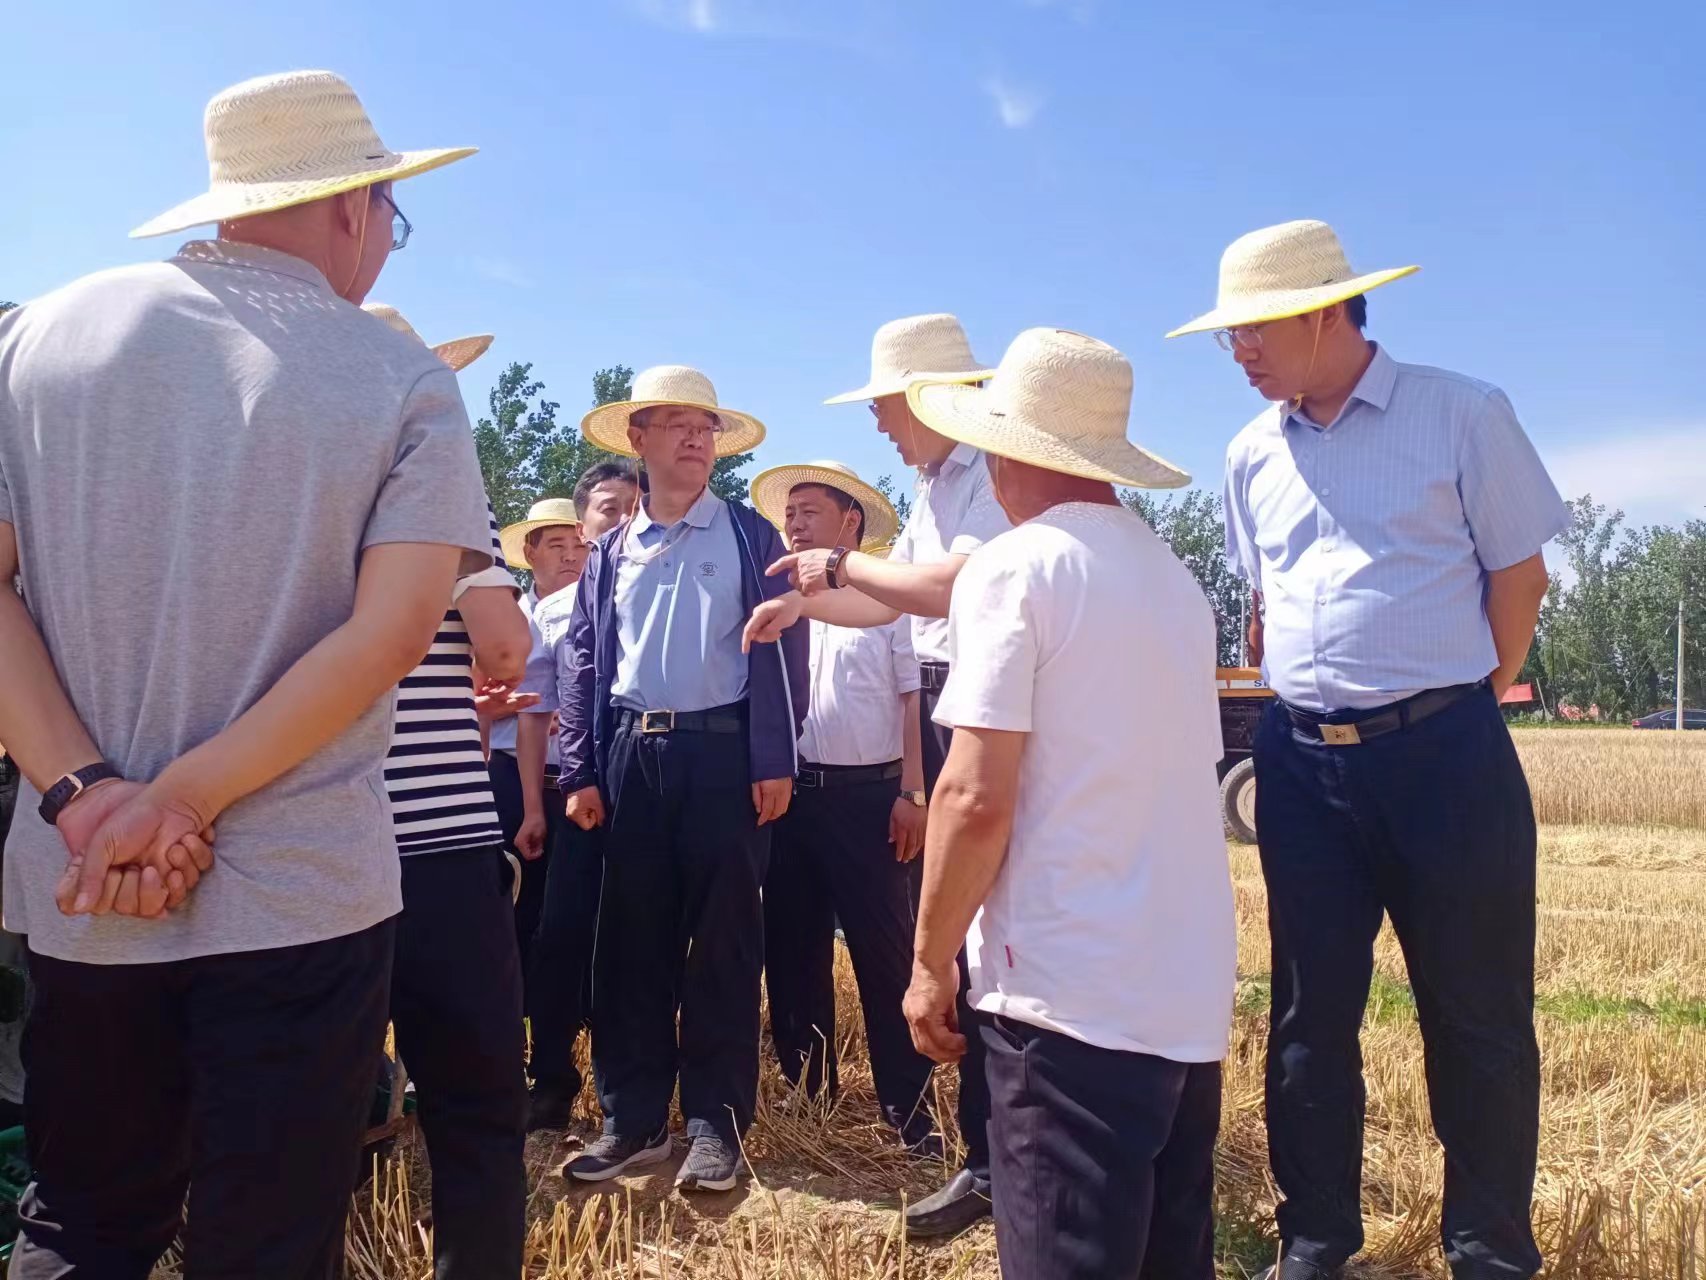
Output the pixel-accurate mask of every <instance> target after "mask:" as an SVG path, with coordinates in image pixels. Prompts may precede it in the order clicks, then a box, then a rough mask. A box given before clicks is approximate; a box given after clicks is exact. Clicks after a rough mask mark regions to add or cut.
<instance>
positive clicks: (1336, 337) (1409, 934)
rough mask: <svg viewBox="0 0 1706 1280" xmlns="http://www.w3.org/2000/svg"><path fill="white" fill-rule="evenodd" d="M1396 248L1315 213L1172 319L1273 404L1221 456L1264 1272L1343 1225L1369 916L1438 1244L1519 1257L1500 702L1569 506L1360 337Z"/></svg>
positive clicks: (1493, 393) (1518, 898) (1347, 1223)
mask: <svg viewBox="0 0 1706 1280" xmlns="http://www.w3.org/2000/svg"><path fill="white" fill-rule="evenodd" d="M1414 270H1415V268H1414V267H1399V268H1395V269H1392V270H1387V271H1379V272H1373V273H1368V274H1358V273H1356V272H1354V271H1352V270H1351V268H1350V265H1349V263H1347V262H1346V260H1345V255H1344V251H1343V249H1342V248H1340V245H1339V241H1338V237H1337V236H1335V235H1334V233H1333V231H1332V229H1331V228H1330V227H1328V226H1327V225H1326V224H1325V223H1322V222H1290V223H1285V224H1283V225H1281V226H1277V227H1269V228H1265V229H1264V230H1261V231H1255V232H1251V233H1250V234H1249V235H1246V236H1244V237H1242V238H1241V239H1239V240H1237V241H1234V242H1233V244H1232V246H1231V247H1230V248H1229V249H1227V250H1226V253H1225V255H1224V256H1223V257H1222V259H1221V267H1220V298H1219V305H1218V306H1216V308H1215V309H1214V310H1213V311H1211V312H1209V313H1208V314H1207V315H1204V316H1201V317H1199V318H1198V319H1196V320H1193V321H1192V322H1191V323H1189V324H1187V325H1185V326H1183V327H1182V328H1180V329H1178V330H1176V331H1175V333H1196V332H1204V331H1215V336H1216V338H1217V339H1218V340H1219V342H1220V344H1221V346H1222V347H1223V348H1224V349H1226V350H1228V351H1230V352H1231V354H1232V358H1233V359H1234V361H1236V363H1237V365H1238V367H1239V371H1240V372H1242V373H1243V374H1244V375H1245V377H1246V378H1247V379H1248V380H1249V383H1250V385H1251V386H1252V387H1254V388H1255V389H1256V390H1257V391H1258V392H1260V393H1261V395H1262V397H1263V398H1264V399H1266V400H1270V401H1274V402H1275V403H1274V404H1273V405H1272V406H1271V407H1270V408H1268V409H1266V410H1265V411H1263V412H1262V413H1261V414H1260V415H1259V416H1258V417H1257V418H1256V419H1255V420H1254V421H1253V422H1251V423H1250V424H1249V425H1248V426H1246V427H1245V428H1244V429H1243V430H1242V431H1241V432H1239V433H1238V435H1237V437H1236V438H1235V439H1234V440H1233V441H1232V444H1231V447H1230V448H1229V449H1228V451H1227V459H1226V545H1227V554H1228V558H1229V560H1230V561H1231V564H1232V567H1233V568H1234V570H1235V571H1236V572H1238V573H1239V574H1240V575H1241V576H1242V577H1244V578H1245V579H1246V580H1248V581H1249V583H1250V586H1251V589H1252V591H1253V593H1254V599H1255V604H1256V608H1255V610H1254V611H1253V621H1252V623H1251V628H1250V637H1249V639H1250V647H1251V650H1252V652H1254V653H1255V654H1256V655H1257V657H1258V660H1260V661H1261V662H1262V664H1263V672H1264V675H1265V678H1266V679H1267V682H1268V684H1269V685H1270V686H1272V687H1273V689H1274V690H1275V692H1276V693H1277V694H1278V695H1279V696H1278V698H1277V699H1275V700H1274V703H1273V705H1272V707H1271V709H1270V710H1269V712H1268V714H1267V716H1266V718H1265V719H1264V721H1263V723H1262V725H1261V728H1260V730H1259V732H1258V734H1257V737H1256V742H1255V762H1256V785H1257V792H1256V825H1257V827H1258V829H1259V830H1260V832H1261V852H1262V870H1263V875H1264V877H1265V879H1266V881H1267V891H1268V927H1269V933H1270V938H1271V941H1272V946H1273V1012H1272V1028H1271V1031H1270V1035H1269V1039H1268V1071H1267V1117H1268V1141H1269V1151H1270V1156H1271V1159H1272V1162H1273V1168H1274V1178H1275V1181H1276V1182H1277V1183H1278V1184H1279V1188H1280V1192H1281V1194H1282V1196H1283V1200H1282V1201H1281V1203H1280V1206H1279V1210H1278V1220H1279V1230H1280V1235H1281V1239H1282V1242H1283V1253H1282V1260H1281V1261H1280V1263H1279V1264H1278V1266H1277V1267H1275V1268H1274V1269H1273V1271H1272V1272H1271V1273H1270V1274H1277V1275H1278V1276H1279V1277H1281V1280H1321V1277H1331V1276H1336V1275H1338V1274H1339V1272H1340V1268H1341V1267H1342V1266H1343V1264H1344V1263H1345V1261H1346V1260H1347V1259H1349V1258H1350V1257H1351V1256H1352V1255H1353V1254H1354V1253H1356V1251H1357V1250H1358V1249H1359V1248H1361V1247H1362V1218H1361V1210H1360V1200H1359V1197H1360V1192H1361V1168H1362V1125H1363V1081H1362V1073H1361V1057H1360V1052H1359V1047H1358V1043H1357V1036H1358V1031H1359V1028H1360V1026H1361V1020H1362V1014H1363V1008H1364V1006H1365V1004H1366V1003H1367V1000H1368V989H1369V983H1370V980H1371V975H1372V973H1373V965H1374V940H1375V935H1376V933H1377V932H1378V931H1379V929H1380V924H1381V920H1382V917H1383V916H1386V917H1390V918H1391V921H1392V925H1393V929H1394V931H1395V932H1396V933H1397V936H1398V941H1399V944H1400V946H1401V947H1402V948H1403V951H1404V959H1405V965H1406V967H1407V969H1408V971H1409V975H1410V984H1411V986H1412V988H1413V989H1414V991H1415V996H1416V1011H1417V1014H1418V1016H1419V1019H1420V1022H1421V1030H1422V1043H1423V1046H1424V1048H1425V1050H1426V1055H1427V1069H1428V1070H1427V1075H1428V1093H1429V1102H1430V1105H1431V1107H1432V1111H1433V1119H1434V1128H1435V1131H1436V1133H1437V1134H1438V1136H1439V1139H1440V1142H1441V1144H1442V1145H1443V1146H1444V1148H1445V1160H1446V1175H1445V1201H1444V1208H1443V1213H1442V1217H1441V1238H1442V1241H1443V1244H1444V1247H1445V1252H1446V1258H1447V1261H1448V1262H1449V1263H1450V1264H1451V1268H1452V1272H1453V1274H1454V1275H1455V1276H1457V1277H1459V1278H1460V1280H1469V1278H1470V1277H1493V1276H1501V1277H1523V1276H1529V1275H1533V1274H1534V1272H1535V1271H1536V1270H1538V1269H1539V1266H1540V1254H1539V1251H1538V1250H1537V1249H1536V1247H1535V1242H1534V1234H1533V1231H1532V1230H1531V1228H1530V1225H1529V1205H1530V1200H1531V1198H1532V1194H1533V1189H1534V1169H1535V1153H1536V1141H1537V1133H1538V1125H1539V1100H1540V1075H1539V1054H1538V1051H1537V1049H1536V1047H1535V1040H1534V1025H1533V1010H1534V875H1535V831H1534V813H1533V809H1532V807H1531V805H1530V803H1529V796H1528V787H1527V783H1526V781H1525V780H1524V778H1523V772H1522V765H1521V763H1520V762H1519V761H1518V759H1517V755H1516V751H1515V749H1514V748H1513V747H1512V744H1511V739H1510V734H1509V733H1508V732H1507V731H1506V729H1505V725H1504V721H1503V719H1502V717H1501V716H1500V714H1499V698H1500V696H1501V695H1502V694H1503V693H1504V691H1505V690H1506V689H1507V688H1509V686H1510V684H1511V681H1512V680H1513V679H1515V677H1516V675H1517V672H1518V671H1519V670H1521V668H1522V664H1523V661H1524V659H1525V658H1526V656H1527V654H1528V648H1529V644H1530V643H1531V641H1532V639H1533V636H1534V625H1535V619H1536V617H1537V615H1538V611H1539V607H1540V602H1541V599H1542V598H1543V597H1544V595H1545V593H1546V588H1547V575H1546V566H1545V563H1544V561H1543V559H1542V557H1541V546H1542V544H1544V543H1545V542H1547V541H1548V540H1549V539H1551V538H1552V537H1554V536H1555V535H1557V534H1558V533H1559V532H1561V531H1562V530H1563V529H1564V528H1565V527H1566V525H1567V523H1568V512H1567V509H1566V508H1565V506H1564V504H1563V502H1562V501H1561V500H1560V499H1559V497H1558V491H1557V489H1556V488H1554V487H1553V484H1552V481H1551V480H1550V479H1549V478H1548V476H1547V474H1546V470H1545V468H1544V467H1543V466H1542V465H1541V462H1540V459H1539V457H1538V456H1537V455H1536V454H1535V451H1534V448H1533V446H1532V445H1531V444H1530V443H1529V441H1528V438H1527V437H1526V436H1525V435H1524V433H1523V430H1522V427H1521V425H1520V424H1519V423H1518V422H1517V418H1516V414H1515V412H1514V411H1513V410H1512V408H1511V403H1510V401H1509V400H1508V399H1506V397H1505V394H1504V393H1503V392H1502V391H1500V390H1499V389H1498V388H1497V387H1493V386H1490V385H1488V384H1487V383H1484V382H1479V381H1476V380H1475V379H1472V378H1467V377H1464V376H1463V375H1461V374H1457V373H1449V372H1447V371H1445V370H1442V369H1432V368H1427V367H1425V366H1422V365H1412V364H1400V363H1399V362H1397V361H1396V360H1394V359H1393V358H1392V356H1391V355H1390V354H1388V353H1387V351H1386V350H1385V349H1384V348H1383V347H1381V346H1380V345H1378V344H1376V343H1373V342H1370V341H1368V340H1367V339H1366V338H1364V336H1363V328H1364V326H1365V324H1366V323H1367V315H1368V313H1367V301H1366V299H1365V297H1364V295H1365V294H1366V293H1367V292H1368V291H1369V290H1370V289H1373V288H1376V287H1378V286H1380V285H1383V284H1386V283H1388V282H1389V281H1392V280H1396V279H1398V278H1400V277H1402V276H1405V275H1408V274H1410V273H1411V272H1412V271H1414ZM1169 336H1172V335H1169Z"/></svg>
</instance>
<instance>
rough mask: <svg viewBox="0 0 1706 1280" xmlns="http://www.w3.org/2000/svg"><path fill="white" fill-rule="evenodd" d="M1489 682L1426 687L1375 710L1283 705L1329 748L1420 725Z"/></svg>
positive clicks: (1297, 725) (1297, 724) (1296, 723)
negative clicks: (1322, 710) (1327, 710)
mask: <svg viewBox="0 0 1706 1280" xmlns="http://www.w3.org/2000/svg"><path fill="white" fill-rule="evenodd" d="M1487 687H1488V686H1487V681H1485V680H1478V681H1476V682H1475V683H1474V684H1454V685H1451V686H1449V687H1447V688H1444V689H1427V690H1424V691H1423V692H1421V693H1418V694H1416V695H1414V696H1413V697H1409V698H1405V699H1404V700H1403V701H1401V702H1394V703H1390V704H1388V705H1387V706H1384V707H1376V708H1374V709H1373V710H1372V711H1352V712H1345V711H1332V712H1325V713H1323V712H1320V711H1305V710H1304V709H1303V708H1302V707H1294V706H1292V705H1291V703H1289V702H1286V701H1284V700H1283V699H1281V700H1280V706H1281V707H1283V708H1284V709H1285V713H1286V715H1287V716H1289V717H1290V718H1291V723H1292V725H1293V726H1294V727H1295V728H1297V729H1298V730H1299V731H1300V732H1301V733H1304V734H1306V735H1307V736H1309V737H1311V738H1317V739H1319V740H1320V741H1322V742H1325V743H1326V744H1327V745H1328V746H1330V747H1355V746H1360V745H1361V744H1362V743H1364V742H1367V741H1368V740H1369V739H1370V738H1378V737H1381V736H1383V735H1385V734H1388V733H1397V732H1398V731H1399V730H1400V729H1408V728H1410V727H1411V726H1412V725H1417V724H1420V723H1421V722H1422V721H1423V720H1426V719H1427V718H1428V717H1429V716H1431V715H1434V714H1435V713H1436V712H1440V711H1444V710H1445V709H1446V708H1447V707H1449V706H1451V704H1452V703H1454V702H1461V701H1462V700H1463V699H1464V698H1467V697H1468V696H1469V695H1470V694H1472V693H1475V692H1478V691H1479V690H1482V689H1485V688H1487Z"/></svg>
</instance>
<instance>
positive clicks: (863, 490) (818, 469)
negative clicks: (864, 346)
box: [752, 462, 942, 1156]
mask: <svg viewBox="0 0 1706 1280" xmlns="http://www.w3.org/2000/svg"><path fill="white" fill-rule="evenodd" d="M752 504H753V506H755V507H756V508H758V513H759V514H760V515H761V516H763V517H765V518H766V519H767V520H769V521H770V522H771V523H773V524H775V525H776V526H777V527H779V528H780V529H781V530H782V532H783V534H784V536H785V537H786V538H787V540H788V546H789V548H790V549H791V550H793V551H807V550H810V549H812V548H825V549H828V548H833V547H859V546H864V547H881V546H883V545H885V544H886V543H887V542H888V540H889V539H890V538H892V537H893V536H894V533H895V526H896V524H897V523H898V521H897V520H896V517H895V510H894V507H893V506H891V505H890V504H889V501H888V499H887V498H885V497H884V496H883V495H882V494H881V493H879V492H878V491H877V490H876V489H874V488H872V487H871V486H870V485H868V484H866V483H865V482H864V481H863V480H861V479H859V477H858V476H857V475H856V474H854V472H853V470H852V469H851V468H850V467H847V466H845V465H843V464H842V463H839V462H814V463H808V464H806V465H804V466H784V467H773V468H771V469H770V470H769V471H766V472H764V473H763V474H762V475H759V476H758V477H756V478H755V479H754V480H753V482H752ZM807 626H808V627H809V629H810V636H811V708H810V710H809V711H808V712H807V713H806V723H805V729H804V730H803V731H802V732H801V734H800V771H799V776H798V777H797V778H796V780H795V783H794V802H793V804H791V805H790V806H789V807H788V812H787V813H786V814H785V815H783V818H782V820H781V821H780V822H779V823H777V824H776V834H775V837H774V839H773V841H772V845H771V851H770V867H769V870H768V871H767V873H766V875H765V879H764V984H765V989H766V990H767V991H768V993H769V996H770V1041H771V1044H772V1045H773V1046H774V1047H775V1050H776V1057H777V1060H778V1061H779V1062H780V1063H781V1064H782V1074H783V1075H785V1076H786V1077H787V1078H788V1080H789V1082H790V1083H791V1084H793V1085H794V1086H795V1087H799V1086H800V1085H801V1084H802V1083H803V1084H804V1087H805V1091H806V1095H807V1096H808V1097H812V1098H815V1097H817V1095H818V1092H819V1091H820V1090H821V1089H822V1088H823V1087H824V1085H825V1083H826V1082H827V1084H828V1087H829V1091H830V1093H831V1095H833V1094H835V1092H836V1091H837V1089H838V1088H839V1085H840V1076H839V1072H838V1069H837V1063H836V1043H835V1040H836V1037H835V927H836V923H837V921H839V922H840V925H841V932H842V936H843V937H845V938H846V940H847V950H848V953H849V954H850V955H851V957H852V960H853V976H854V978H855V979H857V981H858V984H859V1004H860V1008H861V1009H862V1010H863V1012H864V1017H865V1039H866V1042H867V1043H868V1044H869V1046H870V1051H871V1076H872V1080H873V1083H874V1084H875V1085H876V1090H877V1102H878V1105H879V1106H881V1108H882V1112H883V1119H884V1120H886V1121H887V1122H888V1124H889V1125H890V1126H891V1127H892V1128H893V1129H894V1130H895V1131H896V1132H897V1133H898V1134H899V1135H900V1137H901V1141H902V1142H903V1143H904V1144H905V1145H906V1147H907V1148H908V1149H909V1150H911V1151H914V1152H916V1153H919V1154H925V1155H934V1156H940V1154H941V1151H942V1144H941V1140H940V1138H938V1137H937V1136H936V1134H935V1132H934V1130H935V1124H936V1122H935V1117H934V1115H933V1114H932V1112H931V1110H930V1106H929V1102H928V1095H929V1089H930V1061H929V1059H927V1058H925V1057H923V1056H922V1055H921V1054H920V1053H919V1052H918V1050H916V1049H914V1048H913V1047H912V1039H911V1037H910V1036H909V1035H908V1034H907V1030H906V1021H905V1019H903V1018H902V1017H901V1014H900V999H901V996H902V995H903V994H904V993H905V991H906V983H907V977H908V975H909V974H910V972H911V959H912V924H913V918H912V904H911V902H910V900H909V896H908V890H907V885H908V869H909V867H910V866H911V864H912V863H913V862H914V860H915V859H916V858H917V857H918V855H919V853H921V852H922V851H923V848H924V762H923V752H922V750H921V748H920V744H919V732H918V728H919V726H918V661H917V659H916V658H914V657H913V656H912V628H911V626H910V625H909V624H908V620H907V619H905V618H900V619H896V620H895V621H894V622H891V623H889V624H888V625H887V626H886V627H836V626H831V625H830V624H828V623H826V622H811V623H808V624H807Z"/></svg>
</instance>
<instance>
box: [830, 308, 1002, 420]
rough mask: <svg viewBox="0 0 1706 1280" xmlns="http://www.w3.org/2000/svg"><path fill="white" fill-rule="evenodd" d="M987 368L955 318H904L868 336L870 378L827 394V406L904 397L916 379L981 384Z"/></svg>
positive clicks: (940, 316) (892, 321)
mask: <svg viewBox="0 0 1706 1280" xmlns="http://www.w3.org/2000/svg"><path fill="white" fill-rule="evenodd" d="M992 372H993V370H990V369H985V368H984V367H983V366H982V365H980V364H979V363H978V359H977V357H976V356H974V355H972V353H971V342H970V341H969V340H968V339H967V338H966V331H965V329H964V328H962V327H961V325H960V322H959V319H958V318H957V317H955V316H951V315H946V314H940V315H932V316H907V317H906V318H905V319H903V320H890V321H889V322H888V323H887V324H885V325H884V326H883V327H882V328H880V329H878V330H877V336H876V337H875V338H873V339H872V340H871V380H870V381H869V382H867V383H866V384H865V385H864V386H862V387H858V388H856V389H854V390H852V391H844V392H842V393H841V394H840V395H838V396H831V397H830V398H829V399H827V400H825V401H824V403H825V404H855V403H857V402H858V401H860V400H880V399H882V398H883V397H884V396H898V395H904V394H905V393H906V389H907V388H908V387H909V386H911V385H912V384H913V383H914V382H982V381H983V380H984V379H986V378H988V377H989V375H990V374H991V373H992Z"/></svg>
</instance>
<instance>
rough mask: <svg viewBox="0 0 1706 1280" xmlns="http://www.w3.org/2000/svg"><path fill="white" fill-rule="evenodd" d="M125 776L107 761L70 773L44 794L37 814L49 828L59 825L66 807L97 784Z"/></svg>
mask: <svg viewBox="0 0 1706 1280" xmlns="http://www.w3.org/2000/svg"><path fill="white" fill-rule="evenodd" d="M122 777H124V775H123V774H122V773H120V772H119V771H118V770H117V769H115V768H113V767H112V766H111V765H110V764H108V763H106V761H104V760H103V761H101V762H100V763H99V764H91V765H85V766H84V767H83V768H81V769H79V770H77V772H76V773H68V774H66V775H65V776H64V777H63V778H61V779H60V780H59V781H58V782H56V783H54V784H53V785H52V786H51V787H49V788H48V789H47V791H46V792H45V793H43V795H42V798H41V804H40V805H39V806H38V807H37V809H36V812H37V813H39V814H41V820H42V821H43V822H45V823H47V825H48V826H50V827H52V826H57V825H58V824H59V815H60V814H61V813H63V812H65V806H66V805H68V804H70V803H71V802H72V801H73V800H75V799H76V798H77V797H78V796H79V795H81V794H82V793H83V792H84V791H87V790H88V789H89V788H90V787H92V786H94V785H95V784H96V783H97V782H106V781H108V780H109V779H112V778H122Z"/></svg>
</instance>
